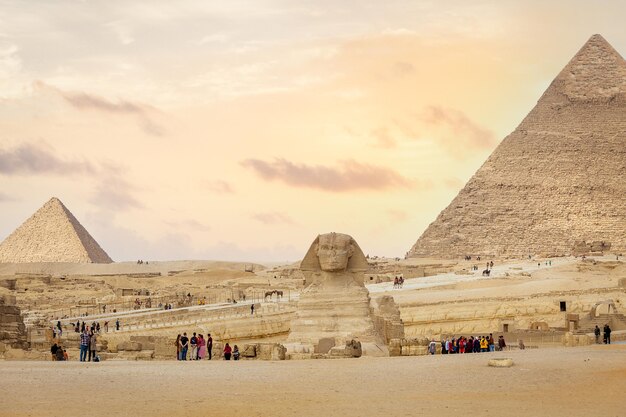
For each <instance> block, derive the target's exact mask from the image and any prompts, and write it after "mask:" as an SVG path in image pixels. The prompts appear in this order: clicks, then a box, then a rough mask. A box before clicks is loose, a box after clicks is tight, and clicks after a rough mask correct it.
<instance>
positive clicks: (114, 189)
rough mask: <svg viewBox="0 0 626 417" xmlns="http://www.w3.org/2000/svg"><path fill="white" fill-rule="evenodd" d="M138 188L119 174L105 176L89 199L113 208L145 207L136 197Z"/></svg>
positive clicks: (94, 202) (102, 205)
mask: <svg viewBox="0 0 626 417" xmlns="http://www.w3.org/2000/svg"><path fill="white" fill-rule="evenodd" d="M137 191H138V188H137V187H136V186H134V185H132V184H131V183H129V182H128V181H126V180H125V179H123V178H122V177H120V176H118V175H111V176H108V177H106V178H104V179H103V180H102V181H101V182H100V183H99V184H98V185H97V186H96V188H95V190H94V192H93V194H92V196H91V198H90V199H89V201H90V202H91V203H92V204H94V205H96V206H99V207H107V208H110V209H113V210H119V211H122V210H128V209H133V208H143V207H144V205H143V203H141V202H140V201H139V200H138V199H137V198H136V197H135V193H136V192H137Z"/></svg>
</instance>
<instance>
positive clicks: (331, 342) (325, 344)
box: [314, 337, 335, 354]
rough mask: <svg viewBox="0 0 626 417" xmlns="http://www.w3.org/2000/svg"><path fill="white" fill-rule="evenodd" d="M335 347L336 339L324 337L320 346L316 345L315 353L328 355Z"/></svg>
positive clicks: (319, 343) (320, 341)
mask: <svg viewBox="0 0 626 417" xmlns="http://www.w3.org/2000/svg"><path fill="white" fill-rule="evenodd" d="M333 347H335V338H334V337H323V338H321V339H320V340H319V342H318V344H317V345H315V351H314V353H322V354H325V353H328V352H329V351H330V349H331V348H333Z"/></svg>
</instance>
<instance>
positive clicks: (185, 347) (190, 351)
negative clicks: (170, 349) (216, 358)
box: [174, 332, 240, 361]
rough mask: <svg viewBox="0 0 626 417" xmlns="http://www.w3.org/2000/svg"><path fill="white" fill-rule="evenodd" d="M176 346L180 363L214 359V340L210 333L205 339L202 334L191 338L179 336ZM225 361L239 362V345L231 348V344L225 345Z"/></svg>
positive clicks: (193, 335) (185, 334) (184, 335)
mask: <svg viewBox="0 0 626 417" xmlns="http://www.w3.org/2000/svg"><path fill="white" fill-rule="evenodd" d="M174 344H175V345H176V359H177V360H179V361H187V360H190V361H201V360H203V359H205V358H207V359H208V360H211V359H212V358H213V338H212V337H211V333H209V334H208V335H207V337H206V339H205V338H204V335H202V334H196V333H195V332H194V333H193V334H192V336H191V338H189V337H187V333H186V332H185V333H183V334H182V336H181V335H180V334H179V335H178V336H177V337H176V341H175V342H174ZM223 353H224V360H227V361H229V360H230V359H231V357H232V358H233V360H236V361H237V360H239V356H240V354H239V347H238V346H237V345H235V346H233V347H231V346H230V344H229V343H226V344H225V345H224V351H223Z"/></svg>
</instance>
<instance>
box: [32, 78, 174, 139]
mask: <svg viewBox="0 0 626 417" xmlns="http://www.w3.org/2000/svg"><path fill="white" fill-rule="evenodd" d="M33 87H34V89H35V90H38V91H49V92H52V93H54V94H56V95H58V96H60V97H61V98H62V99H63V100H64V101H65V102H66V103H67V104H69V105H70V106H72V107H73V108H75V109H76V110H79V111H97V112H103V113H110V114H119V115H132V116H137V117H138V118H139V119H138V122H139V125H140V127H141V128H142V129H143V131H144V132H145V133H147V134H149V135H152V136H163V135H164V134H165V129H164V128H163V127H162V126H160V125H158V124H157V123H155V122H154V121H153V120H152V119H151V118H150V115H149V113H150V112H151V111H154V110H155V109H154V107H152V106H148V105H145V104H140V103H135V102H132V101H128V100H117V101H111V100H107V99H105V98H103V97H100V96H97V95H95V94H88V93H85V92H75V91H65V90H61V89H59V88H57V87H54V86H51V85H49V84H46V83H44V82H43V81H40V80H37V81H35V82H34V83H33Z"/></svg>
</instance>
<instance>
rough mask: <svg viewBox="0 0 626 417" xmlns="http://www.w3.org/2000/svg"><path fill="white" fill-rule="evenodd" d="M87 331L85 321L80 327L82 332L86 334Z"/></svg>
mask: <svg viewBox="0 0 626 417" xmlns="http://www.w3.org/2000/svg"><path fill="white" fill-rule="evenodd" d="M84 331H85V322H84V321H83V323H82V324H81V325H80V332H81V333H84Z"/></svg>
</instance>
